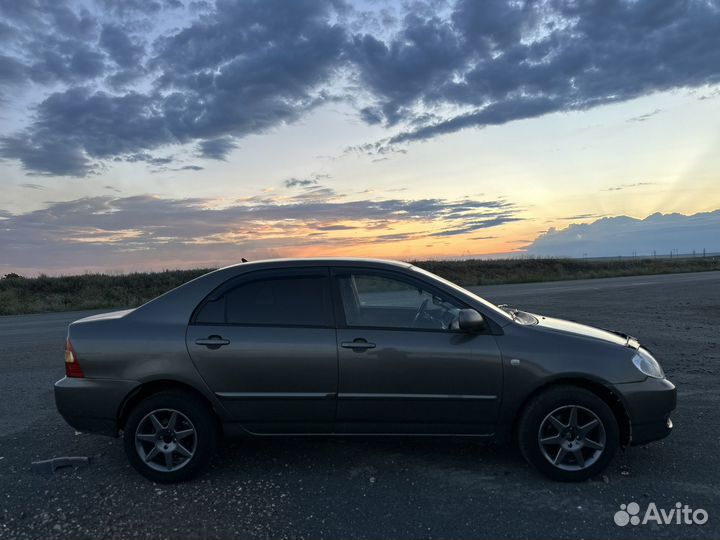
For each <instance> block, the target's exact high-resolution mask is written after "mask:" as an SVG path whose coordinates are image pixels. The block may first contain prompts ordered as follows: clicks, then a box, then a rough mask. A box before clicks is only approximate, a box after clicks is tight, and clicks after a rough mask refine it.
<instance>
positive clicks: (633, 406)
mask: <svg viewBox="0 0 720 540" xmlns="http://www.w3.org/2000/svg"><path fill="white" fill-rule="evenodd" d="M617 389H618V390H619V391H620V393H621V394H622V396H623V398H624V400H625V405H626V408H627V412H628V415H629V416H630V427H631V440H630V444H631V445H633V446H636V445H639V444H646V443H649V442H652V441H656V440H658V439H662V438H664V437H667V436H668V435H670V432H671V431H672V421H671V420H670V414H671V413H672V412H673V411H674V410H675V406H676V404H677V390H676V389H675V385H674V384H673V383H671V382H670V381H669V380H667V379H653V378H650V377H648V378H647V379H645V380H644V381H642V382H638V383H626V384H618V385H617Z"/></svg>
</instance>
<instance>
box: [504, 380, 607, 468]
mask: <svg viewBox="0 0 720 540" xmlns="http://www.w3.org/2000/svg"><path fill="white" fill-rule="evenodd" d="M573 410H574V413H573ZM573 414H574V421H573ZM541 440H542V441H543V442H542V443H541ZM518 443H519V446H520V451H521V452H522V454H523V457H524V458H525V459H526V460H527V462H528V463H530V464H531V465H533V466H534V467H535V468H536V469H538V470H539V471H540V472H541V473H543V474H544V475H546V476H548V477H550V478H552V479H553V480H558V481H561V482H580V481H583V480H587V479H588V478H592V477H593V476H596V475H597V474H599V473H600V472H602V471H603V470H604V469H605V467H607V465H608V464H609V463H610V461H611V460H612V458H613V457H614V455H615V452H617V449H618V446H619V429H618V423H617V420H616V418H615V415H614V414H613V412H612V410H611V409H610V407H609V406H608V405H607V403H605V402H604V401H603V400H602V399H601V398H600V397H598V396H597V395H596V394H593V393H592V392H590V391H588V390H585V389H584V388H580V387H577V386H556V387H552V388H550V389H548V390H546V391H544V392H543V393H541V394H540V395H538V396H537V397H535V398H534V399H533V400H532V401H531V402H530V403H529V404H528V406H527V407H526V408H525V410H524V412H523V414H522V417H521V418H520V422H519V424H518ZM600 447H601V448H600Z"/></svg>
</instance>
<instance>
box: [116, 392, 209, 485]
mask: <svg viewBox="0 0 720 540" xmlns="http://www.w3.org/2000/svg"><path fill="white" fill-rule="evenodd" d="M216 426H217V423H216V419H215V417H214V414H213V412H212V410H211V409H210V407H209V406H208V405H207V404H206V403H205V402H203V401H202V400H201V399H199V398H197V397H195V396H194V395H192V394H190V393H185V392H178V391H166V392H159V393H157V394H153V395H151V396H149V397H147V398H146V399H144V400H143V401H141V402H140V403H139V404H138V405H137V406H136V407H135V408H134V409H133V410H132V412H131V413H130V415H129V416H128V419H127V422H126V423H125V430H124V435H123V438H124V445H125V453H126V454H127V457H128V460H129V461H130V464H131V465H132V466H133V467H134V468H135V469H136V470H137V471H138V472H139V473H140V474H142V475H143V476H145V477H146V478H148V479H150V480H152V481H154V482H163V483H173V482H183V481H185V480H189V479H191V478H194V477H195V476H197V475H198V474H200V473H202V472H203V471H204V470H205V468H206V467H207V466H208V464H209V462H210V459H211V458H212V455H213V454H214V452H215V444H216V438H217V427H216Z"/></svg>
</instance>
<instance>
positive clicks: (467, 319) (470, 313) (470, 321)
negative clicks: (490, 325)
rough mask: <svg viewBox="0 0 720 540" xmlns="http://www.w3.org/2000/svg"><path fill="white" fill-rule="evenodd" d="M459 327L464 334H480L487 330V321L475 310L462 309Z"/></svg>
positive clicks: (459, 316)
mask: <svg viewBox="0 0 720 540" xmlns="http://www.w3.org/2000/svg"><path fill="white" fill-rule="evenodd" d="M458 326H459V327H460V330H462V331H463V332H480V331H482V330H484V329H485V319H483V316H482V315H480V314H479V313H478V312H477V311H475V310H474V309H461V310H460V313H459V314H458Z"/></svg>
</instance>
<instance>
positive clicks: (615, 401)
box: [512, 376, 632, 449]
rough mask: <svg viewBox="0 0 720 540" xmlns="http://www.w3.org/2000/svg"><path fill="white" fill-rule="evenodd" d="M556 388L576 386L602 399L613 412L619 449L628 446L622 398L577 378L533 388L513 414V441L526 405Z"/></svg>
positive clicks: (627, 418)
mask: <svg viewBox="0 0 720 540" xmlns="http://www.w3.org/2000/svg"><path fill="white" fill-rule="evenodd" d="M556 386H577V387H579V388H583V389H585V390H588V391H589V392H592V393H593V394H595V395H596V396H598V397H599V398H600V399H602V400H603V401H604V402H605V403H606V404H607V405H608V407H610V410H611V411H612V412H613V415H614V416H615V419H616V420H617V423H618V429H619V431H620V441H619V442H620V447H621V448H623V449H624V448H627V447H628V446H629V445H630V440H631V438H632V433H631V424H630V415H629V414H628V412H627V407H626V406H625V404H624V403H623V401H622V398H621V397H620V396H619V395H618V394H617V393H616V392H614V391H613V390H612V389H611V388H608V386H607V385H605V384H603V383H601V382H599V381H596V380H593V379H588V378H584V377H577V376H564V377H558V378H554V379H552V380H549V381H546V382H544V383H543V384H541V385H539V386H538V387H537V388H535V389H534V390H533V391H532V392H530V394H528V395H527V396H526V397H525V399H524V400H523V401H522V403H521V404H520V406H519V407H518V409H517V411H516V413H515V417H514V419H513V424H512V437H513V440H517V435H518V425H519V423H520V419H521V418H522V415H523V413H524V412H525V410H526V409H527V407H528V405H529V404H530V403H531V402H532V401H533V400H534V399H535V398H536V397H537V396H538V395H540V394H542V393H543V392H546V391H547V390H549V389H550V388H554V387H556Z"/></svg>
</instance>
